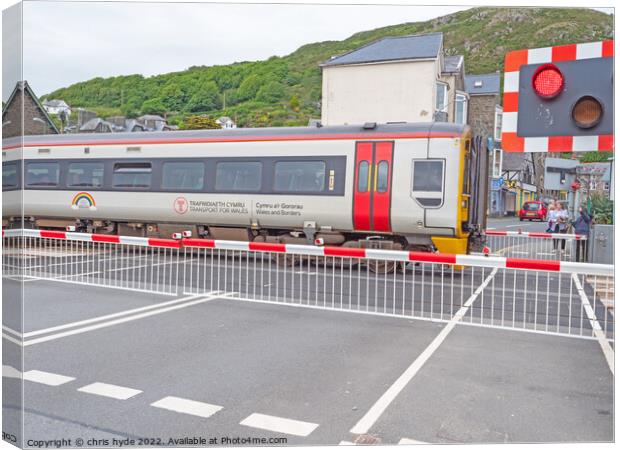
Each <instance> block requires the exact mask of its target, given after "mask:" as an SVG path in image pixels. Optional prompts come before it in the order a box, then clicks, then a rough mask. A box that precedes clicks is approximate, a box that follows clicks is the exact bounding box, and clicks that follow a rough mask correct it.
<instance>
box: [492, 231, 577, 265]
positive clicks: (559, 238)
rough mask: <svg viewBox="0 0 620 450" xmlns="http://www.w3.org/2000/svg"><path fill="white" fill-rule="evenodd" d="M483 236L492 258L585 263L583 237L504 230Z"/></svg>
mask: <svg viewBox="0 0 620 450" xmlns="http://www.w3.org/2000/svg"><path fill="white" fill-rule="evenodd" d="M485 235H486V246H487V248H488V249H489V252H490V254H492V255H495V256H506V257H514V258H529V259H546V260H560V261H575V262H587V248H588V242H587V241H588V237H587V236H586V235H582V234H567V233H536V232H527V231H505V230H486V231H485Z"/></svg>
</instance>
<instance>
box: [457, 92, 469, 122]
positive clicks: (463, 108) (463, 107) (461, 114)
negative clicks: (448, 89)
mask: <svg viewBox="0 0 620 450" xmlns="http://www.w3.org/2000/svg"><path fill="white" fill-rule="evenodd" d="M454 123H462V124H465V123H467V96H466V95H465V94H456V104H455V106H454Z"/></svg>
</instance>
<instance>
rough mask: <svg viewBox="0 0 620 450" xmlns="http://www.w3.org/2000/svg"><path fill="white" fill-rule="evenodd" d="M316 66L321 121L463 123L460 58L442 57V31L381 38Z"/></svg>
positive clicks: (465, 97)
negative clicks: (320, 80)
mask: <svg viewBox="0 0 620 450" xmlns="http://www.w3.org/2000/svg"><path fill="white" fill-rule="evenodd" d="M320 66H321V68H322V70H323V98H322V105H321V122H322V124H323V125H342V124H360V123H365V122H378V123H385V122H403V121H406V122H432V121H445V122H447V121H450V122H454V121H456V120H457V119H458V121H462V122H463V123H464V122H465V121H466V118H467V101H468V98H469V97H468V95H467V93H466V92H465V89H464V70H465V69H464V62H463V57H462V56H460V55H455V56H449V57H444V52H443V34H442V33H432V34H426V35H415V36H403V37H388V38H383V39H380V40H378V41H375V42H372V43H370V44H368V45H366V46H364V47H361V48H358V49H356V50H353V51H351V52H349V53H346V54H344V55H341V56H336V57H333V58H331V59H330V60H329V61H325V62H324V63H322V64H321V65H320ZM457 95H458V96H459V97H458V98H457Z"/></svg>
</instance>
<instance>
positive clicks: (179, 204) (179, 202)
mask: <svg viewBox="0 0 620 450" xmlns="http://www.w3.org/2000/svg"><path fill="white" fill-rule="evenodd" d="M173 207H174V211H175V212H176V213H177V214H185V213H186V212H187V210H188V209H189V202H188V201H187V199H186V198H185V197H177V198H176V199H175V200H174V203H173Z"/></svg>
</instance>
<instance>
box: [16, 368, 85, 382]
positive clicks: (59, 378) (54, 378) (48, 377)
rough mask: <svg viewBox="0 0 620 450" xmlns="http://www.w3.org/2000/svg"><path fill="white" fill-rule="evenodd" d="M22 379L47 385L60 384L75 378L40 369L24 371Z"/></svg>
mask: <svg viewBox="0 0 620 450" xmlns="http://www.w3.org/2000/svg"><path fill="white" fill-rule="evenodd" d="M24 380H26V381H32V382H33V383H41V384H47V385H48V386H60V385H61V384H65V383H68V382H70V381H73V380H75V378H73V377H67V376H65V375H58V374H57V373H50V372H43V371H41V370H29V371H28V372H24Z"/></svg>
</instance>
